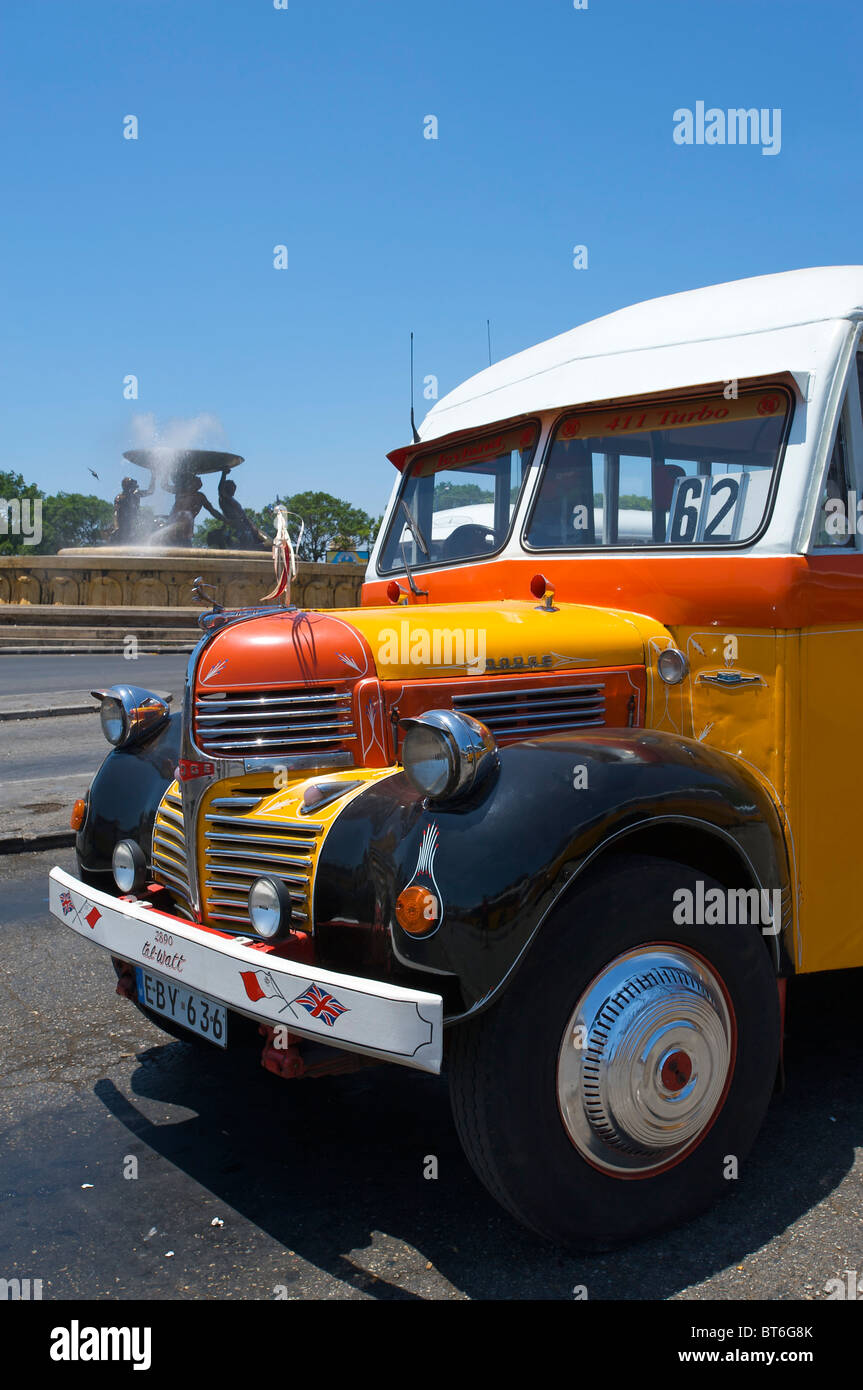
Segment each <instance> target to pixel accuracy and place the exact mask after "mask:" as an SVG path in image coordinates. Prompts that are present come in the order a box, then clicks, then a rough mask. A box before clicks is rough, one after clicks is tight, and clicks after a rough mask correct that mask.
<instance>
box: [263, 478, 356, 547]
mask: <svg viewBox="0 0 863 1390" xmlns="http://www.w3.org/2000/svg"><path fill="white" fill-rule="evenodd" d="M276 501H277V502H281V504H282V505H283V506H285V507H287V509H288V511H289V512H295V513H296V514H297V515H298V516H301V517H302V518H303V521H304V522H305V523H306V529H305V532H304V533H303V539H302V542H301V544H300V549H299V557H300V559H301V560H317V561H320V560H325V559H326V558H327V551H328V550H330V549H331V548H335V549H338V550H353V549H355V548H356V547H357V546H358V545H365V544H367V543H369V544H370V543H371V541H372V540H373V539H374V536H375V534H376V533H377V529H378V527H379V526H380V522H381V518H380V517H371V516H369V514H368V512H364V511H363V510H362V508H361V507H353V506H351V504H350V502H344V501H342V499H341V498H339V497H333V496H332V495H331V494H330V493H329V492H295V493H294V494H293V496H291V497H280V498H276ZM289 524H290V529H291V535H292V536H295V535H296V532H297V529H298V527H297V523H296V521H294V520H293V518H289ZM272 527H273V523H272V521H271V522H270V525H269V527H268V528H267V527H265V528H264V529H266V530H269V531H270V532H272Z"/></svg>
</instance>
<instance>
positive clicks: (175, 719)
mask: <svg viewBox="0 0 863 1390" xmlns="http://www.w3.org/2000/svg"><path fill="white" fill-rule="evenodd" d="M181 725H182V715H181V714H180V713H179V712H177V713H176V714H172V715H171V716H170V718H169V719H168V721H167V722H166V723H165V724H163V725H161V727H160V728H159V729H158V730H157V732H156V733H155V734H154V735H153V737H152V738H150V739H148V740H147V742H146V743H138V744H134V745H133V746H131V747H129V748H112V749H111V752H110V753H109V754H108V756H107V758H106V759H105V761H104V762H103V763H102V766H101V767H100V768H99V771H98V772H97V773H96V776H95V777H94V778H93V781H92V782H91V783H90V790H89V792H88V793H87V814H86V817H85V820H84V824H83V825H82V827H81V829H80V830H79V831H78V834H77V837H76V841H75V847H76V849H77V852H78V863H79V864H80V866H81V868H82V869H84V870H85V871H86V872H87V873H88V874H109V875H110V873H111V855H112V854H113V852H114V846H115V845H116V843H117V841H118V840H136V841H137V842H138V844H139V845H140V846H141V849H142V850H143V851H144V854H145V855H146V856H147V860H148V862H149V859H150V842H151V839H152V835H153V821H154V819H155V816H156V811H157V809H158V806H159V802H160V801H161V800H162V797H163V796H164V794H165V792H166V790H167V788H168V787H169V786H170V785H171V783H172V782H173V780H174V777H175V775H176V767H177V763H178V762H179V758H180V729H181Z"/></svg>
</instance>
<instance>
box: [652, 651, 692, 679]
mask: <svg viewBox="0 0 863 1390" xmlns="http://www.w3.org/2000/svg"><path fill="white" fill-rule="evenodd" d="M656 669H657V671H658V672H659V674H660V676H661V677H662V679H663V680H664V681H665V684H666V685H679V684H680V682H681V681H682V680H685V679H686V677H687V676H688V675H689V662H688V661H687V660H686V657H685V656H684V655H683V652H681V651H678V649H677V647H666V648H665V650H664V651H662V652H660V653H659V656H658V658H657V661H656Z"/></svg>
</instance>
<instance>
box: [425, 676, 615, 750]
mask: <svg viewBox="0 0 863 1390" xmlns="http://www.w3.org/2000/svg"><path fill="white" fill-rule="evenodd" d="M452 703H453V708H454V709H457V710H460V711H461V713H462V714H470V715H473V717H474V719H479V720H480V722H481V723H483V724H485V726H486V728H487V729H489V730H490V731H491V733H493V734H494V736H495V738H524V737H525V735H527V734H547V733H552V732H554V731H555V730H558V729H576V728H578V729H580V728H584V727H585V726H586V725H591V724H604V723H605V685H604V683H599V684H596V685H547V686H535V685H534V686H528V685H526V686H524V688H523V689H518V690H493V689H489V688H486V689H485V690H481V691H477V692H476V693H475V694H470V695H454V696H453V702H452Z"/></svg>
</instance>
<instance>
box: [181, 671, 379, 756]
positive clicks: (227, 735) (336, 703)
mask: <svg viewBox="0 0 863 1390" xmlns="http://www.w3.org/2000/svg"><path fill="white" fill-rule="evenodd" d="M354 737H355V730H354V724H353V718H352V715H351V695H350V691H349V690H347V689H346V688H345V687H339V686H319V685H315V686H291V687H288V688H287V689H285V690H267V691H252V690H249V691H245V690H244V691H240V692H238V693H236V694H233V693H232V694H225V693H224V692H219V693H212V694H211V693H210V692H209V691H207V692H206V693H204V692H201V691H199V692H198V694H197V695H196V697H195V742H196V743H197V745H198V747H199V748H200V749H201V752H202V753H209V754H210V755H211V756H212V757H222V758H232V757H233V758H244V757H255V756H261V755H266V756H270V757H291V756H296V755H305V756H308V755H309V754H312V755H314V754H317V753H323V754H326V753H333V752H338V751H339V750H340V749H341V747H342V744H343V742H344V740H345V739H350V738H354Z"/></svg>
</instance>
